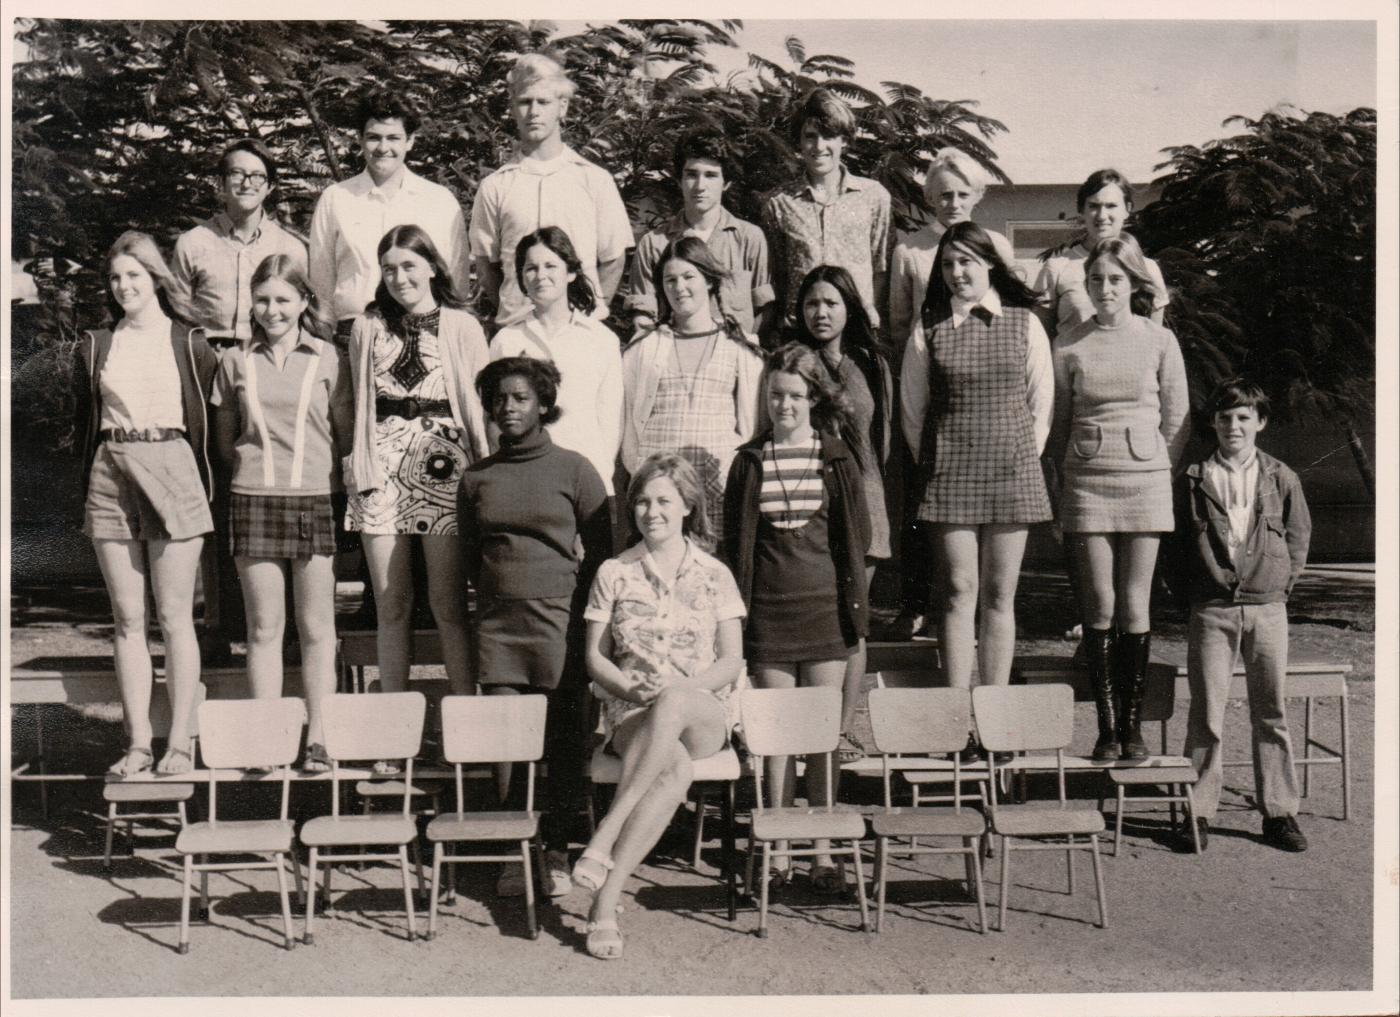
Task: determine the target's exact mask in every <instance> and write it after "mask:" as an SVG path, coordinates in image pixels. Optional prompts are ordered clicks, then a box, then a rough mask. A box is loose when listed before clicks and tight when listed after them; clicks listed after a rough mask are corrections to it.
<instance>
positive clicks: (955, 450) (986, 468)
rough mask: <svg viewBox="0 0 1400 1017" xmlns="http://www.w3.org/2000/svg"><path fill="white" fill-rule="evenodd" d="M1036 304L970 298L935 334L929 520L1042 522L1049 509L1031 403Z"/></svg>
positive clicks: (923, 467) (925, 466)
mask: <svg viewBox="0 0 1400 1017" xmlns="http://www.w3.org/2000/svg"><path fill="white" fill-rule="evenodd" d="M1030 313H1031V312H1030V311H1028V310H1027V309H1026V308H1024V307H1007V308H1005V309H1004V310H1003V311H1002V313H1001V314H1000V315H995V314H991V313H990V312H988V311H986V310H985V309H984V308H981V307H974V308H973V309H972V313H970V314H969V315H968V316H967V317H966V318H965V319H964V320H963V323H962V324H961V325H959V326H958V327H956V328H954V327H953V320H952V318H951V317H948V318H944V319H942V320H941V321H938V322H935V323H933V324H932V327H929V328H928V329H927V331H928V336H929V342H928V347H929V407H928V415H927V416H926V417H925V418H924V439H923V461H922V462H921V463H920V464H919V468H920V481H921V483H922V486H923V489H924V494H923V499H922V501H921V502H920V503H919V515H918V517H919V519H920V520H921V521H923V522H934V523H957V524H961V525H973V524H980V523H1038V522H1042V521H1044V520H1047V519H1049V518H1051V513H1050V499H1049V497H1048V496H1047V495H1046V491H1045V481H1044V478H1043V476H1042V474H1041V470H1040V460H1039V457H1038V456H1037V454H1036V447H1035V430H1034V425H1033V423H1032V421H1031V413H1030V408H1029V406H1028V405H1027V402H1026V395H1027V392H1026V351H1027V327H1028V324H1029V319H1030Z"/></svg>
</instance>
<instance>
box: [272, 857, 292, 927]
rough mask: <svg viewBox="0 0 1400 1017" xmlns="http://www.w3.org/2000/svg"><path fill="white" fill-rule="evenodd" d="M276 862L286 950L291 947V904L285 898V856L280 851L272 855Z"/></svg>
mask: <svg viewBox="0 0 1400 1017" xmlns="http://www.w3.org/2000/svg"><path fill="white" fill-rule="evenodd" d="M273 860H274V861H276V862H277V896H278V897H279V899H280V900H281V902H282V938H283V945H284V946H286V948H287V949H288V950H290V949H291V948H292V904H291V901H289V900H288V899H287V869H286V861H287V856H286V855H285V854H283V853H282V852H281V851H278V852H277V853H276V854H275V855H273Z"/></svg>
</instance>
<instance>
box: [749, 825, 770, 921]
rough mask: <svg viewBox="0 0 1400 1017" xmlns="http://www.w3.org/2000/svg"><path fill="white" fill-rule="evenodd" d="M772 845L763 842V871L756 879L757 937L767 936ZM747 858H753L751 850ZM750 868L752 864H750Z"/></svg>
mask: <svg viewBox="0 0 1400 1017" xmlns="http://www.w3.org/2000/svg"><path fill="white" fill-rule="evenodd" d="M772 847H773V845H772V844H771V843H770V842H769V841H766V840H765V841H764V842H763V873H762V874H761V875H760V876H759V880H758V938H759V939H767V938H768V856H769V852H770V851H771V850H772ZM749 860H750V862H752V860H753V851H752V850H750V852H749ZM750 868H752V865H750Z"/></svg>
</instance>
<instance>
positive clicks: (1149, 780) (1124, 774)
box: [1108, 766, 1198, 785]
mask: <svg viewBox="0 0 1400 1017" xmlns="http://www.w3.org/2000/svg"><path fill="white" fill-rule="evenodd" d="M1108 777H1109V779H1110V780H1111V781H1113V783H1115V784H1128V785H1142V784H1194V783H1196V780H1197V777H1198V775H1197V773H1196V770H1195V767H1191V766H1158V767H1149V768H1146V769H1133V770H1109V771H1108Z"/></svg>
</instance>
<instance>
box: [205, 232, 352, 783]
mask: <svg viewBox="0 0 1400 1017" xmlns="http://www.w3.org/2000/svg"><path fill="white" fill-rule="evenodd" d="M249 291H250V293H251V294H252V318H253V336H252V338H251V339H250V340H249V341H248V342H247V343H246V344H243V345H240V346H238V347H237V348H235V349H233V350H230V351H229V352H228V354H227V355H226V356H225V357H224V358H223V359H222V361H221V362H220V364H219V373H218V375H217V377H216V378H215V382H214V393H213V395H212V396H211V397H210V399H209V402H210V405H211V406H214V407H215V408H216V411H217V412H216V413H215V415H214V435H215V439H216V445H217V447H218V451H219V457H220V459H222V460H223V462H224V463H225V464H226V465H227V467H228V474H229V476H230V477H231V478H232V479H231V484H230V487H231V489H232V498H231V507H230V515H231V520H230V525H229V535H230V537H231V548H230V550H231V553H232V555H233V560H234V562H235V563H236V564H237V566H238V576H239V579H240V581H241V584H242V587H243V600H244V603H246V604H247V607H248V612H247V613H248V682H249V684H250V685H251V686H252V692H253V697H254V698H255V699H263V698H276V697H278V696H281V695H282V635H283V632H284V631H285V629H286V624H287V617H286V615H287V609H286V604H287V584H288V580H289V579H290V582H291V587H292V594H293V600H294V603H295V605H296V626H297V632H298V635H299V637H300V643H301V675H302V686H303V689H304V690H305V694H306V707H307V728H306V757H305V760H304V762H303V764H302V766H303V769H305V770H308V771H310V772H312V773H318V772H323V771H325V770H329V769H330V758H329V756H327V754H326V749H325V743H324V738H323V736H322V732H321V704H322V702H323V701H324V699H325V697H326V696H328V695H330V694H331V693H332V692H334V691H335V567H334V565H335V522H334V519H333V518H332V514H331V492H332V491H333V490H335V489H338V488H339V487H340V486H341V485H340V462H341V459H342V457H343V456H344V454H345V453H347V452H349V450H350V439H351V434H352V431H353V423H354V414H355V410H354V404H353V399H352V396H351V392H350V365H349V364H348V362H347V361H346V357H345V353H344V352H343V351H342V350H340V349H338V348H337V347H336V346H335V345H334V344H333V343H332V342H331V331H330V329H329V328H328V327H327V326H326V324H325V322H324V321H323V320H322V319H321V318H320V317H319V315H318V314H317V311H316V296H315V294H314V293H313V292H312V290H311V284H310V283H309V282H308V281H307V278H306V270H305V269H304V268H303V267H302V266H301V263H300V262H299V261H298V260H297V259H295V258H293V257H289V256H288V255H285V254H273V255H270V256H268V257H266V258H264V259H263V260H262V262H261V263H260V264H259V265H258V267H257V269H256V270H255V271H254V272H253V277H252V280H251V282H250V283H249Z"/></svg>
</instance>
